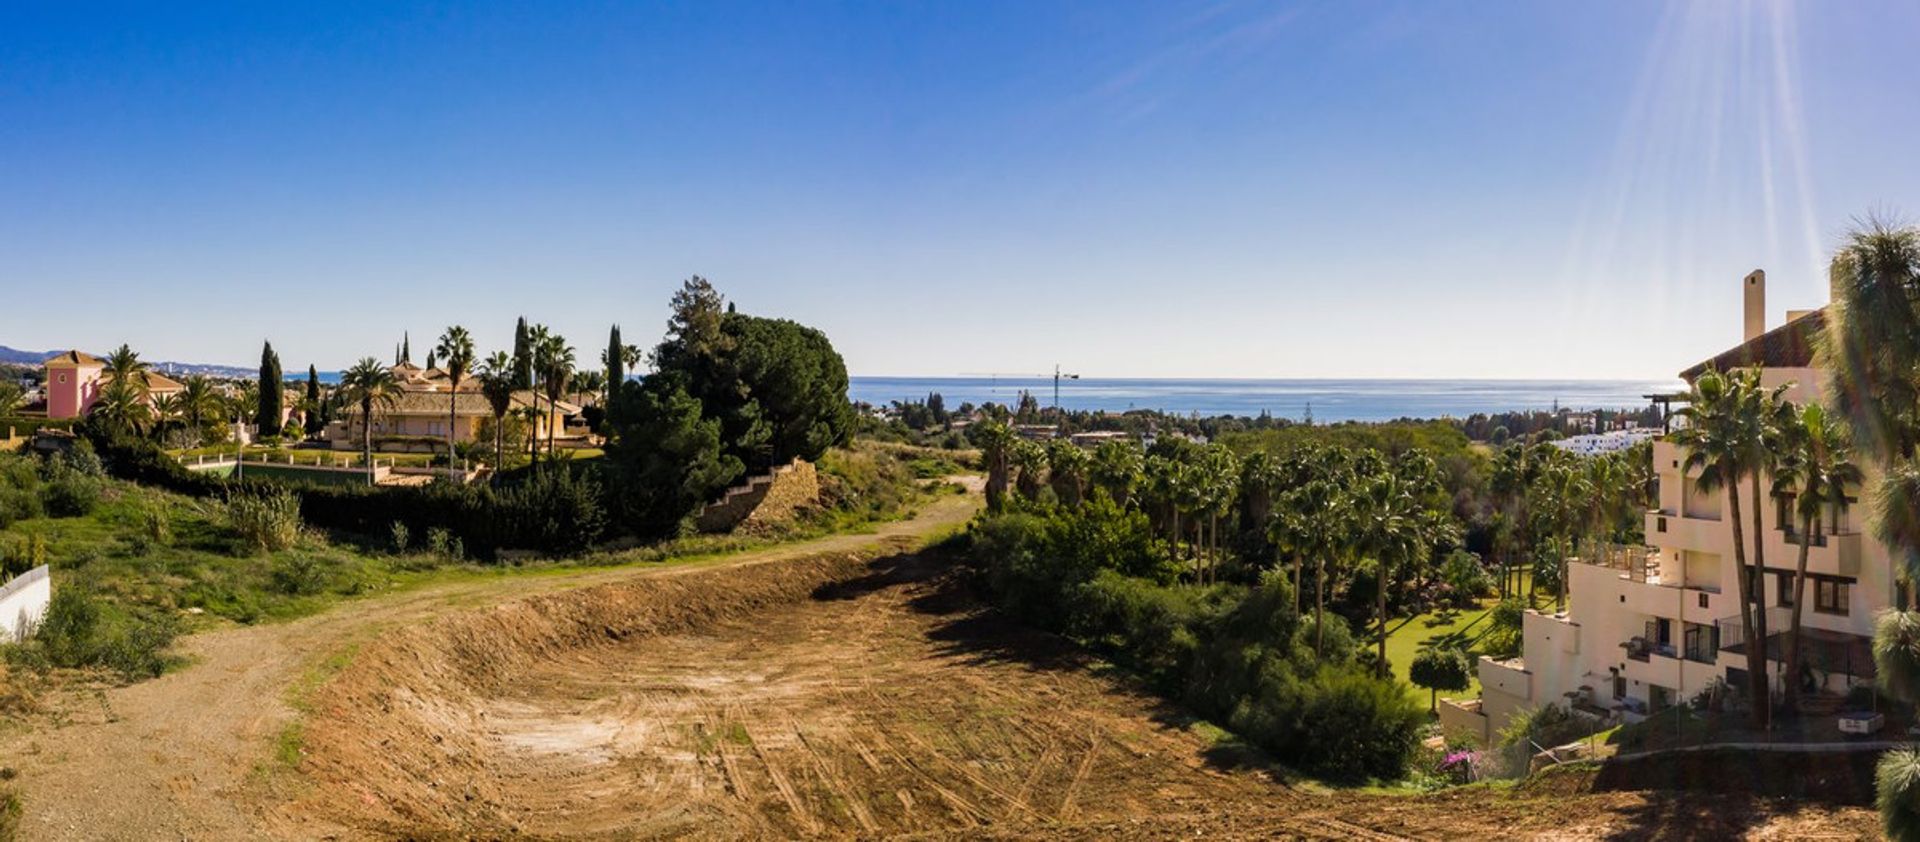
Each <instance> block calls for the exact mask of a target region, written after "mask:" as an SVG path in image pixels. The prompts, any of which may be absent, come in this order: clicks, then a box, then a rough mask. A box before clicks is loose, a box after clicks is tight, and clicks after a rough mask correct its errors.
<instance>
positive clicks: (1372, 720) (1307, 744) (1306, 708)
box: [1297, 667, 1426, 782]
mask: <svg viewBox="0 0 1920 842" xmlns="http://www.w3.org/2000/svg"><path fill="white" fill-rule="evenodd" d="M1403 687H1405V685H1402V684H1398V683H1397V682H1391V681H1381V680H1380V679H1378V678H1375V677H1373V676H1371V675H1366V674H1364V673H1362V672H1360V671H1358V670H1357V669H1355V668H1352V667H1345V668H1339V667H1328V668H1322V669H1321V670H1320V672H1319V673H1318V674H1317V675H1315V676H1314V680H1313V682H1312V683H1311V684H1310V685H1309V686H1308V687H1307V688H1305V689H1306V692H1305V693H1304V694H1303V698H1302V703H1301V705H1300V726H1301V733H1300V741H1299V743H1298V748H1299V754H1298V755H1297V756H1298V758H1299V763H1300V765H1301V767H1302V768H1303V769H1305V770H1306V771H1308V772H1310V773H1312V774H1317V775H1321V776H1323V777H1326V778H1328V779H1330V780H1336V781H1349V782H1357V781H1359V780H1361V779H1362V778H1365V777H1373V778H1379V779H1383V780H1390V779H1393V778H1398V777H1400V775H1401V774H1402V773H1404V772H1405V771H1406V767H1407V760H1408V758H1410V757H1412V756H1413V750H1414V747H1415V746H1416V745H1418V744H1419V735H1420V726H1421V725H1422V724H1424V723H1425V721H1426V715H1425V713H1424V712H1422V711H1421V710H1420V706H1419V704H1418V703H1417V702H1414V701H1412V700H1411V699H1408V698H1407V694H1406V692H1405V690H1403V689H1402V688H1403Z"/></svg>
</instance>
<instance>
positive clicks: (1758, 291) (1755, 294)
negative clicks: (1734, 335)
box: [1742, 269, 1767, 342]
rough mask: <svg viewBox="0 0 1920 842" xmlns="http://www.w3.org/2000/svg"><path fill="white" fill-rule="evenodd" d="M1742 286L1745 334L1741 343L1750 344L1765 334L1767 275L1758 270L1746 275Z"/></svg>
mask: <svg viewBox="0 0 1920 842" xmlns="http://www.w3.org/2000/svg"><path fill="white" fill-rule="evenodd" d="M1742 286H1743V288H1744V290H1745V293H1746V313H1747V333H1746V337H1745V338H1744V340H1743V341H1747V342H1751V341H1753V340H1754V339H1756V338H1758V337H1759V336H1760V334H1763V333H1766V332H1767V273H1766V272H1765V271H1764V270H1760V269H1755V270H1753V271H1752V272H1749V273H1747V282H1746V283H1745V284H1743V285H1742Z"/></svg>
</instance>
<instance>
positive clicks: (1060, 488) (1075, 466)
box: [1047, 439, 1093, 506]
mask: <svg viewBox="0 0 1920 842" xmlns="http://www.w3.org/2000/svg"><path fill="white" fill-rule="evenodd" d="M1092 461H1093V460H1092V458H1091V457H1089V456H1087V452H1086V451H1085V450H1082V449H1080V445H1077V444H1074V443H1073V442H1072V441H1071V440H1068V439H1054V440H1053V441H1052V442H1051V443H1049V444H1048V445H1047V464H1048V465H1049V466H1050V470H1049V471H1048V477H1047V478H1048V479H1049V480H1050V481H1051V482H1052V483H1053V493H1054V495H1055V496H1057V497H1059V498H1060V502H1061V503H1063V504H1065V505H1068V506H1078V505H1080V501H1081V500H1083V499H1085V498H1086V494H1087V467H1088V463H1090V462H1092Z"/></svg>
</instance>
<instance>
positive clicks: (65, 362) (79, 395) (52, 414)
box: [47, 351, 107, 418]
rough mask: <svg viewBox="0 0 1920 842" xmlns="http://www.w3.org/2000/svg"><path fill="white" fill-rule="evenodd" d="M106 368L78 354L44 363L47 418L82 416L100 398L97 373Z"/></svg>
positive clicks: (84, 354)
mask: <svg viewBox="0 0 1920 842" xmlns="http://www.w3.org/2000/svg"><path fill="white" fill-rule="evenodd" d="M106 368H107V367H106V364H105V363H102V362H101V361H100V359H99V358H98V357H95V356H93V355H91V354H87V353H83V352H80V351H68V352H66V353H64V354H61V355H59V356H57V357H54V358H52V359H49V360H47V417H48V418H78V417H80V416H82V415H85V414H86V413H87V408H88V407H91V406H93V401H94V399H95V398H97V397H99V395H100V374H101V372H104V371H106Z"/></svg>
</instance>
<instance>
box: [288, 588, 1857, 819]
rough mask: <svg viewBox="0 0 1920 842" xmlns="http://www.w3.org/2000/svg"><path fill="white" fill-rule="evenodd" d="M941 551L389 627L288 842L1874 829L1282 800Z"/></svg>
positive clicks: (1835, 813)
mask: <svg viewBox="0 0 1920 842" xmlns="http://www.w3.org/2000/svg"><path fill="white" fill-rule="evenodd" d="M1094 666H1095V665H1092V664H1090V663H1089V662H1088V661H1087V659H1086V657H1085V655H1084V654H1083V653H1081V652H1080V651H1079V650H1077V649H1075V648H1074V647H1072V646H1070V645H1067V644H1066V643H1064V642H1062V641H1060V640H1059V639H1058V638H1054V637H1051V636H1048V635H1044V634H1039V633H1036V632H1032V631H1029V630H1025V629H1022V628H1019V627H1016V626H1013V625H1011V624H1008V623H1006V622H1003V621H1001V620H999V619H997V617H996V615H994V614H993V613H992V612H989V611H986V610H983V609H982V608H980V607H979V606H978V605H976V604H975V603H973V602H972V601H971V600H970V599H968V598H967V597H966V596H965V594H964V591H963V589H961V588H959V587H957V586H956V585H955V582H954V581H953V578H952V577H951V576H949V575H947V571H946V569H945V568H944V566H943V565H942V563H941V562H939V561H938V560H934V559H928V558H924V557H919V556H911V555H883V556H882V557H881V558H879V559H878V560H877V561H872V562H869V561H868V560H866V559H865V558H862V557H858V556H851V555H845V554H838V555H831V556H823V557H816V558H809V559H804V560H799V561H788V562H782V563H779V564H770V565H757V566H753V567H746V568H729V569H722V570H713V571H708V572H699V573H690V574H688V575H684V576H675V577H660V578H650V579H643V580H635V581H630V582H620V583H615V584H607V585H601V586H597V587H592V588H587V589H582V590H578V591H570V592H565V593H560V594H554V595H549V596H541V597H536V598H533V599H528V600H524V601H521V602H518V603H511V604H507V605H503V606H499V607H496V608H492V609H487V610H482V611H477V612H469V613H466V614H461V615H456V616H453V617H448V618H443V619H441V620H438V621H435V622H433V623H430V624H427V625H422V626H416V627H413V628H408V629H404V630H399V631H395V632H390V633H389V634H387V635H386V636H384V637H383V638H382V639H380V640H378V641H375V642H373V643H371V644H369V645H368V646H367V647H365V648H364V649H363V650H362V652H361V653H360V656H359V657H358V658H357V659H356V661H355V663H354V665H353V666H351V667H349V668H348V669H347V670H346V671H344V672H342V673H341V674H340V675H339V676H338V677H337V678H336V679H335V680H334V681H333V682H332V683H331V684H329V685H328V686H326V687H324V688H322V689H321V691H320V692H319V693H318V694H317V695H316V696H315V705H316V708H315V712H314V714H313V715H312V716H311V717H310V719H309V721H308V723H307V727H306V735H307V752H308V755H307V760H306V761H305V762H304V763H303V764H302V770H303V772H304V773H305V777H306V779H307V781H308V782H309V783H310V784H312V788H311V789H310V790H309V791H308V792H307V793H306V794H305V795H304V797H302V798H300V799H299V800H298V801H297V802H295V803H293V804H291V805H287V806H284V807H282V808H279V809H277V810H275V811H274V812H275V817H274V823H275V824H278V825H280V827H279V829H280V830H282V831H285V832H288V833H289V834H290V835H307V834H309V833H312V832H314V831H315V830H316V829H319V828H325V827H335V826H338V827H342V828H344V829H345V830H346V831H347V833H348V835H355V834H356V833H374V834H380V835H405V836H437V835H448V836H464V835H470V834H478V835H483V836H484V835H507V834H521V835H526V836H530V837H563V838H632V837H701V838H741V837H760V838H790V837H796V836H894V835H908V836H919V837H924V838H1059V839H1076V838H1140V839H1158V838H1175V837H1182V838H1192V837H1196V836H1198V837H1203V838H1274V837H1281V838H1328V839H1331V838H1361V839H1367V838H1374V839H1392V838H1451V837H1460V836H1469V835H1473V836H1487V837H1492V838H1510V837H1542V838H1723V837H1727V836H1738V835H1755V836H1772V837H1775V838H1811V837H1828V838H1851V837H1856V836H1868V835H1871V834H1872V833H1873V832H1874V830H1875V826H1874V821H1873V817H1872V815H1871V814H1870V813H1868V812H1866V811H1864V810H1857V809H1839V810H1835V809H1830V808H1820V807H1810V806H1807V805H1796V804H1793V803H1789V802H1780V801H1768V800H1764V799H1755V798H1750V797H1746V798H1743V797H1739V796H1684V795H1675V796H1668V795H1656V794H1643V793H1620V792H1612V793H1593V792H1590V791H1588V790H1589V789H1590V788H1591V776H1585V777H1581V776H1562V778H1561V779H1559V780H1557V781H1554V782H1551V783H1546V784H1536V785H1533V786H1529V787H1524V788H1521V789H1519V790H1515V791H1494V790H1487V789H1480V788H1470V789H1465V790H1455V791H1450V792H1446V793H1442V794H1438V795H1433V796H1422V797H1394V796H1381V795H1357V794H1353V793H1327V792H1325V791H1322V790H1317V789H1315V788H1307V789H1301V788H1296V787H1292V786H1289V785H1287V784H1285V783H1283V782H1281V781H1279V780H1277V779H1275V778H1274V777H1273V776H1272V775H1269V774H1267V773H1266V772H1264V771H1262V770H1261V769H1259V768H1252V767H1248V766H1246V765H1244V764H1245V763H1246V761H1247V758H1246V757H1245V755H1243V754H1242V755H1235V754H1232V753H1227V752H1223V751H1221V750H1220V749H1219V748H1218V747H1216V746H1214V745H1213V744H1212V743H1211V742H1210V741H1209V740H1208V739H1206V738H1205V737H1203V736H1201V735H1200V734H1198V733H1196V732H1195V731H1194V730H1192V729H1191V728H1189V727H1188V722H1187V720H1186V718H1185V717H1184V716H1183V715H1182V714H1181V713H1180V712H1179V711H1178V710H1177V709H1175V708H1173V707H1171V706H1169V705H1167V704H1165V703H1164V702H1162V701H1160V700H1158V699H1157V698H1155V697H1152V696H1150V695H1147V694H1145V693H1144V692H1142V691H1140V690H1139V689H1137V688H1136V687H1134V686H1132V685H1131V683H1130V682H1129V681H1128V680H1127V679H1126V678H1125V677H1123V676H1118V675H1114V674H1112V673H1110V672H1105V671H1101V670H1098V669H1094V668H1093V667H1094Z"/></svg>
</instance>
